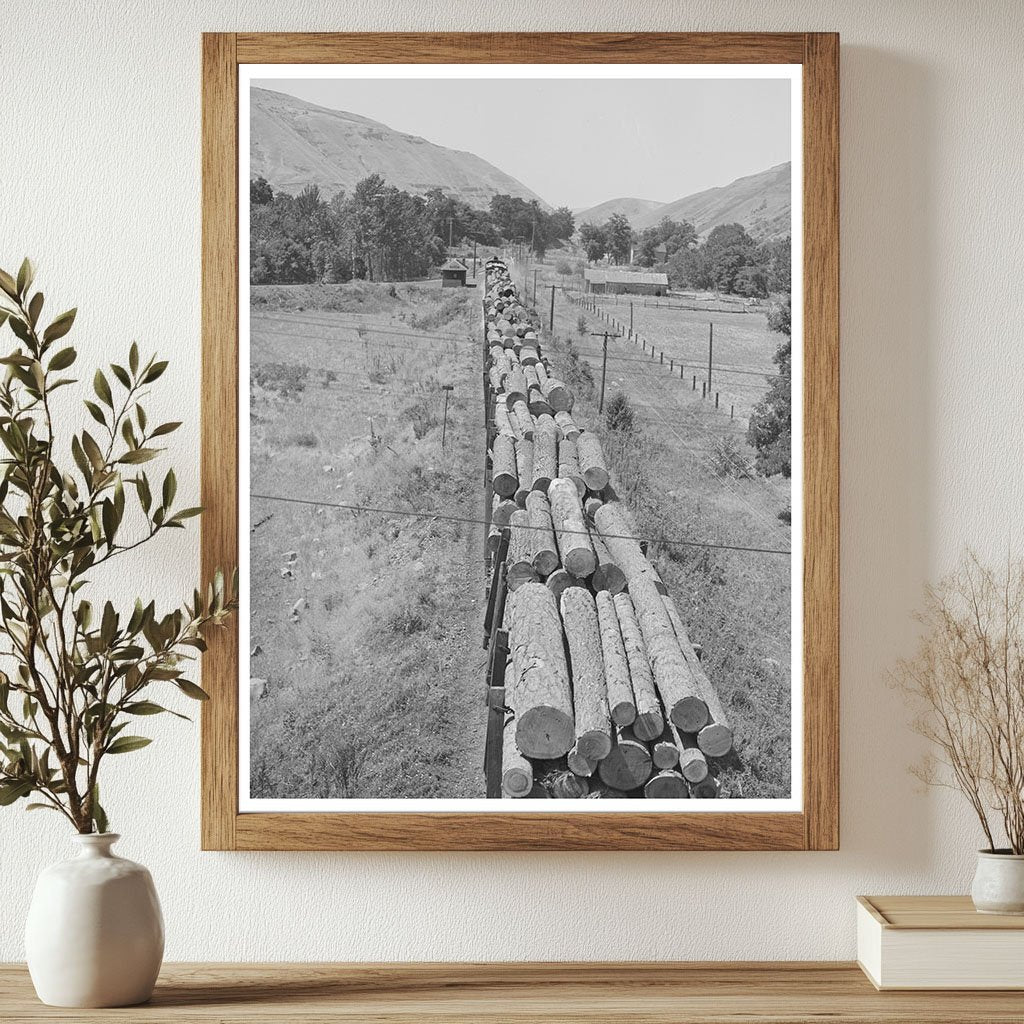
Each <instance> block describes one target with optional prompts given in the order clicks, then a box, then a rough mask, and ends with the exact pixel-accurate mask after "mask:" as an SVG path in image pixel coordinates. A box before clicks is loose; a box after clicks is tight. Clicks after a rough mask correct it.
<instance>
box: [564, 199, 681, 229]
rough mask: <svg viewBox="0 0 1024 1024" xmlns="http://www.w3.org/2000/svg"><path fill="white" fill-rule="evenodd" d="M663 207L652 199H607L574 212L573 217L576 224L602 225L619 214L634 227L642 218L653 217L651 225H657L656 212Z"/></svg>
mask: <svg viewBox="0 0 1024 1024" xmlns="http://www.w3.org/2000/svg"><path fill="white" fill-rule="evenodd" d="M664 205H665V204H664V203H659V202H657V201H656V200H654V199H632V198H624V199H608V200H606V201H605V202H603V203H598V205H597V206H591V207H589V208H588V209H585V210H579V211H576V212H574V214H573V216H574V217H575V218H576V223H577V224H603V223H604V222H605V221H606V220H607V219H608V218H609V217H610V216H611V215H612V214H613V213H621V214H623V215H624V216H625V218H626V219H627V220H628V221H629V222H630V224H632V225H633V226H634V227H636V225H637V223H638V222H639V220H640V219H641V218H642V217H648V216H649V217H654V221H652V223H657V222H658V220H660V217H659V216H658V215H657V211H658V210H660V209H661V208H662V207H663V206H664Z"/></svg>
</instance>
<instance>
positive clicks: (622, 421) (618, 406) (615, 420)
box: [604, 391, 636, 433]
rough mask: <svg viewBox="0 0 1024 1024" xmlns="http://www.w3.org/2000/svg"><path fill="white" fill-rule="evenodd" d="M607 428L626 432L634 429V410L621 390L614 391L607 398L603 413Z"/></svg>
mask: <svg viewBox="0 0 1024 1024" xmlns="http://www.w3.org/2000/svg"><path fill="white" fill-rule="evenodd" d="M604 420H605V423H607V424H608V429H609V430H618V431H622V432H624V433H628V432H630V431H632V430H635V429H636V410H635V409H634V408H633V406H632V405H631V404H630V401H629V398H628V397H627V396H626V395H625V393H623V392H622V391H616V392H615V394H614V395H612V397H611V398H610V399H609V401H608V405H607V406H606V408H605V413H604Z"/></svg>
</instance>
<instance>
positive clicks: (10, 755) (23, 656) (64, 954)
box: [0, 260, 237, 1006]
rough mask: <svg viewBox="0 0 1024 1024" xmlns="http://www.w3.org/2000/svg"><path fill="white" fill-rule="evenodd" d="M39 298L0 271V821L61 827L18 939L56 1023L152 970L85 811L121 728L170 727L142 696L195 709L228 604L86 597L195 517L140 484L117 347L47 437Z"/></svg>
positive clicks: (151, 918)
mask: <svg viewBox="0 0 1024 1024" xmlns="http://www.w3.org/2000/svg"><path fill="white" fill-rule="evenodd" d="M42 312H43V294H42V292H40V291H33V269H32V265H31V264H30V263H29V261H28V260H26V261H25V262H24V263H23V264H22V265H21V269H20V270H19V271H18V273H17V275H13V276H12V275H11V274H8V273H6V272H4V271H0V327H2V326H3V325H4V324H5V323H6V324H7V326H8V327H9V328H10V329H11V331H12V332H13V334H14V340H15V342H16V344H15V347H14V349H13V351H11V352H10V353H9V354H7V355H6V356H4V357H3V358H0V364H2V365H3V368H4V372H3V377H2V382H0V653H2V654H3V656H4V657H3V661H2V667H3V668H4V669H5V670H7V671H3V672H0V805H12V804H17V803H19V802H23V803H24V804H26V805H27V808H28V809H29V810H35V809H46V810H49V811H51V812H55V813H57V814H60V815H62V816H63V817H64V818H66V819H67V821H68V822H69V823H70V825H71V826H72V827H73V828H74V830H75V833H76V837H75V838H76V839H77V841H78V843H79V844H80V847H81V849H80V853H79V856H78V857H77V858H73V859H72V860H69V861H65V862H64V863H61V864H56V865H54V866H53V867H50V868H47V869H46V870H44V871H43V872H42V874H41V875H40V877H39V881H38V883H37V886H36V890H35V894H34V896H33V900H32V905H31V908H30V910H29V918H28V924H27V929H26V952H27V958H28V965H29V970H30V972H31V975H32V980H33V983H34V984H35V986H36V991H37V993H38V995H39V997H40V998H41V999H42V1000H43V1001H44V1002H46V1003H51V1004H55V1005H61V1006H118V1005H128V1004H132V1003H137V1002H142V1001H143V1000H145V999H147V998H149V995H150V993H151V992H152V989H153V985H154V983H155V982H156V977H157V974H158V972H159V969H160V963H161V959H162V956H163V922H162V919H161V915H160V907H159V903H158V901H157V897H156V892H155V890H154V888H153V883H152V879H151V878H150V875H149V872H148V871H147V870H146V869H145V868H143V867H141V866H140V865H138V864H133V863H132V862H131V861H127V860H123V859H121V858H120V857H117V856H115V855H114V854H113V853H112V851H111V846H112V845H113V844H114V842H115V841H116V840H117V839H118V836H116V835H114V834H113V833H111V832H110V826H109V823H108V818H107V814H106V812H105V810H104V808H103V806H102V804H101V799H100V794H101V769H102V767H103V765H104V764H106V762H107V758H108V757H114V756H121V755H124V754H128V753H131V752H134V751H137V750H140V749H142V748H143V747H145V746H147V745H148V744H149V743H150V742H151V740H150V738H149V737H147V736H144V735H141V734H140V733H139V732H136V731H135V729H134V728H133V725H134V724H136V723H144V722H145V721H146V720H147V719H148V717H149V716H152V715H161V714H172V715H177V716H178V717H184V716H183V715H180V714H179V713H178V712H177V711H174V710H172V709H171V708H168V707H165V706H164V698H163V697H162V696H161V692H160V691H167V690H171V691H177V692H178V693H182V694H184V695H185V696H186V697H190V698H192V699H195V700H205V699H206V694H205V693H204V692H203V690H202V689H201V688H200V687H199V686H198V685H196V684H195V683H194V682H191V681H189V680H188V679H187V678H186V676H185V673H186V672H187V671H188V668H189V665H190V664H191V662H192V660H193V659H194V658H195V657H196V655H197V652H200V651H202V650H204V647H205V644H204V641H203V636H202V634H203V631H204V629H205V628H206V627H208V626H213V625H221V624H223V623H224V622H225V621H226V619H227V618H228V616H229V615H230V613H231V611H232V609H233V607H234V593H235V590H236V587H237V584H236V583H235V581H234V580H233V581H232V585H231V587H230V590H229V589H228V588H226V587H225V583H224V578H223V575H222V574H220V573H218V574H217V576H216V579H215V580H214V581H213V582H212V583H211V584H210V585H209V587H208V588H207V589H206V591H205V592H203V593H200V592H199V591H198V590H197V591H196V592H195V594H194V595H193V597H192V599H191V600H190V601H188V602H186V603H185V604H184V605H182V606H181V607H180V608H176V609H173V610H171V611H167V612H164V613H160V612H158V611H157V609H156V606H155V604H154V602H153V601H146V600H145V599H144V598H139V599H138V600H136V601H135V604H134V607H132V608H129V609H125V610H121V609H119V608H117V607H115V605H114V603H113V602H111V601H109V600H103V599H102V597H96V596H95V594H94V593H93V591H94V590H95V588H96V585H95V584H92V582H91V581H92V579H93V575H94V573H97V572H101V571H103V569H104V567H108V566H110V565H111V564H112V563H122V564H121V566H120V568H121V571H122V573H123V572H124V571H125V570H126V569H127V565H126V564H123V563H127V562H128V561H129V560H130V557H131V553H132V552H133V551H136V550H137V549H138V548H139V547H141V546H142V545H144V544H147V543H148V542H150V541H152V540H153V539H154V538H155V537H156V536H157V535H158V534H159V533H162V532H163V531H165V530H172V529H182V528H184V526H185V523H186V521H187V520H189V519H190V518H192V517H194V516H196V515H198V514H199V512H200V509H198V508H179V507H177V506H176V505H175V492H176V483H175V476H174V471H173V469H169V470H167V472H166V473H165V474H163V476H162V479H161V480H159V482H157V480H156V479H155V478H151V477H150V475H149V472H147V469H146V468H144V467H146V466H147V465H148V464H151V463H152V462H153V461H154V460H155V459H156V458H157V457H158V456H159V454H160V452H161V448H160V443H161V438H164V437H166V436H167V435H169V434H170V433H172V432H173V431H174V430H176V429H177V427H178V426H179V425H180V424H178V423H151V422H150V421H149V420H148V418H147V416H146V412H145V409H144V407H143V405H142V402H143V400H144V399H145V397H146V395H147V393H148V390H149V387H150V385H152V384H153V383H154V382H155V381H157V380H158V379H159V377H160V376H161V374H162V373H163V372H164V370H165V369H166V367H167V363H166V362H164V361H158V360H157V359H156V358H155V357H154V358H150V359H146V360H144V359H142V358H141V357H140V354H139V349H138V346H137V345H135V344H133V345H132V346H131V349H130V351H129V353H128V358H127V359H126V360H125V362H124V364H123V365H122V364H111V365H110V367H109V370H108V371H106V372H105V371H104V370H101V369H98V370H96V372H95V374H94V376H93V377H92V380H91V382H90V384H91V393H90V396H89V397H88V398H87V399H85V400H84V408H85V410H86V411H87V412H88V415H89V417H90V418H91V420H92V421H93V423H92V424H91V425H90V426H89V428H88V429H81V430H77V431H75V430H62V429H61V426H62V424H59V423H58V422H57V419H56V417H55V415H54V406H55V402H54V400H53V396H54V394H55V393H56V392H58V391H60V390H61V389H63V388H66V387H69V386H72V385H74V384H76V383H77V381H76V379H75V378H74V377H73V376H69V374H70V373H72V372H73V367H74V365H75V363H76V360H77V354H76V352H75V349H74V348H73V347H71V346H70V345H68V344H67V342H66V341H65V340H64V339H65V336H66V335H67V334H68V333H69V332H70V330H71V328H72V325H73V324H74V320H75V310H73V309H72V310H69V311H68V312H65V313H61V314H60V315H59V316H57V317H56V318H55V319H53V320H51V321H50V322H49V323H48V324H47V325H46V326H43V319H42Z"/></svg>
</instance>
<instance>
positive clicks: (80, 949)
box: [25, 832, 164, 1007]
mask: <svg viewBox="0 0 1024 1024" xmlns="http://www.w3.org/2000/svg"><path fill="white" fill-rule="evenodd" d="M74 838H75V841H76V842H77V843H78V844H79V846H80V847H81V850H80V852H79V854H78V856H77V857H73V858H71V859H70V860H65V861H61V862H60V863H59V864H54V865H52V866H51V867H48V868H46V869H45V870H44V871H43V872H42V873H41V874H40V876H39V880H38V881H37V882H36V888H35V893H34V894H33V896H32V904H31V906H30V907H29V912H28V922H27V924H26V926H25V953H26V959H27V960H28V969H29V973H30V974H31V975H32V983H33V984H34V985H35V988H36V994H37V995H38V996H39V998H40V999H41V1000H42V1001H43V1002H44V1003H47V1004H48V1005H50V1006H76V1007H88V1006H134V1005H135V1004H136V1003H143V1002H145V1001H146V1000H147V999H148V998H149V997H150V995H152V992H153V986H154V985H155V984H156V978H157V975H158V974H159V973H160V964H161V962H162V961H163V955H164V921H163V915H162V914H161V913H160V902H159V900H158V899H157V896H156V889H155V888H154V887H153V879H152V877H151V876H150V874H149V872H148V871H147V870H146V869H145V868H144V867H143V866H142V865H141V864H135V863H133V862H132V861H130V860H124V859H123V858H122V857H117V856H115V855H114V854H113V853H112V852H111V849H110V848H111V847H112V846H113V845H114V843H116V842H117V840H118V839H120V838H121V837H120V836H117V835H114V834H113V833H110V832H107V833H104V834H103V835H88V836H83V835H77V836H75V837H74Z"/></svg>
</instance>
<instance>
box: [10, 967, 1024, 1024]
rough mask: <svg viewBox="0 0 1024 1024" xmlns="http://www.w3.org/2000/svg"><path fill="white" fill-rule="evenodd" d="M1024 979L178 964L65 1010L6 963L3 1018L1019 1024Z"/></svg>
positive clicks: (808, 970)
mask: <svg viewBox="0 0 1024 1024" xmlns="http://www.w3.org/2000/svg"><path fill="white" fill-rule="evenodd" d="M1022 1019H1024V993H1020V992H876V991H875V989H874V988H873V987H872V986H871V984H870V982H869V981H868V980H867V978H865V977H864V975H863V974H862V973H861V971H860V969H859V968H858V967H857V966H856V965H855V964H852V963H753V964H744V963H726V964H668V963H659V964H652V963H646V964H639V963H638V964H626V963H587V964H438V963H430V964H167V965H166V966H165V967H164V970H163V973H162V975H161V978H160V982H159V984H158V985H157V990H156V993H155V995H154V997H153V1000H152V1002H151V1003H149V1004H147V1005H145V1006H137V1007H131V1008H129V1009H122V1010H60V1009H55V1008H53V1007H49V1006H43V1005H42V1004H40V1003H39V1002H38V1001H37V1000H36V997H35V993H34V992H33V990H32V985H31V982H30V981H29V977H28V972H27V971H26V970H25V968H24V966H22V965H20V964H17V965H14V964H11V965H6V966H0V1020H3V1021H4V1022H5V1024H23V1022H29V1021H31V1022H38V1021H75V1022H78V1021H83V1022H86V1021H93V1022H95V1021H117V1022H120V1024H150V1022H156V1021H168V1022H174V1024H182V1022H190V1024H201V1022H206V1021H219V1022H225V1024H230V1022H235V1021H238V1022H243V1021H244V1022H246V1024H259V1022H260V1021H274V1022H275V1024H325V1022H329V1021H332V1022H333V1021H338V1022H356V1021H359V1022H368V1021H372V1022H374V1024H389V1022H402V1024H487V1022H494V1024H498V1022H501V1024H512V1022H517V1024H551V1022H552V1021H558V1022H559V1024H582V1022H598V1021H600V1022H601V1024H614V1022H620V1021H621V1022H622V1024H682V1022H686V1024H723V1022H731V1024H739V1022H741V1021H742V1022H744V1024H756V1022H758V1021H769V1022H774V1024H810V1022H814V1024H821V1022H822V1021H824V1020H827V1021H829V1024H887V1022H898V1024H973V1022H977V1024H981V1022H985V1024H1011V1022H1013V1024H1020V1021H1021V1020H1022Z"/></svg>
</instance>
